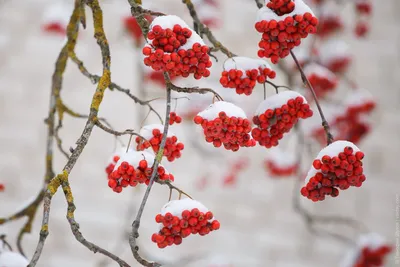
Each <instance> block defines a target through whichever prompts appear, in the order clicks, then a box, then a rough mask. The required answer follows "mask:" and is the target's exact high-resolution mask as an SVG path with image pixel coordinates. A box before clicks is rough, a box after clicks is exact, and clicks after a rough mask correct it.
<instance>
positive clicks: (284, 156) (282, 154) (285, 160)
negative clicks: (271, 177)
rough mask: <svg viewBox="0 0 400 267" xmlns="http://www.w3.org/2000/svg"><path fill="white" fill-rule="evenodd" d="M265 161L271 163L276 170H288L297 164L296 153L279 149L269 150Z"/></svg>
mask: <svg viewBox="0 0 400 267" xmlns="http://www.w3.org/2000/svg"><path fill="white" fill-rule="evenodd" d="M267 160H268V161H272V162H273V163H274V164H275V165H276V166H277V167H278V168H289V167H292V166H294V165H296V163H297V159H296V153H289V152H287V151H283V150H282V149H281V148H279V147H273V148H270V149H269V154H268V155H267Z"/></svg>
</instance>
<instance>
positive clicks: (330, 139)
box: [290, 50, 333, 145]
mask: <svg viewBox="0 0 400 267" xmlns="http://www.w3.org/2000/svg"><path fill="white" fill-rule="evenodd" d="M290 54H291V55H292V58H293V60H294V62H295V63H296V65H297V68H298V69H299V71H300V74H301V78H302V80H303V83H306V84H307V86H308V88H309V89H310V91H311V93H312V96H313V98H314V101H315V104H316V105H317V108H318V112H319V115H320V116H321V120H322V127H324V130H325V133H326V139H327V144H328V145H330V144H331V143H332V142H333V135H332V133H331V132H330V127H329V123H328V121H327V120H326V119H325V116H324V112H323V111H322V108H321V105H320V104H319V101H318V98H317V95H316V94H315V91H314V88H313V86H312V85H311V83H310V81H309V80H308V79H307V76H306V75H305V73H304V71H303V68H302V67H301V65H300V63H299V61H298V60H297V58H296V56H295V54H294V53H293V51H292V50H290Z"/></svg>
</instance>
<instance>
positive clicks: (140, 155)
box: [114, 150, 169, 174]
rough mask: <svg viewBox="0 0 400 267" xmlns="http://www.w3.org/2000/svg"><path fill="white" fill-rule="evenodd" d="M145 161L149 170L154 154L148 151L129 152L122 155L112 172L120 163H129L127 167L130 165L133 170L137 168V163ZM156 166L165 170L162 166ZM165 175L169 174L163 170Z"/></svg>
mask: <svg viewBox="0 0 400 267" xmlns="http://www.w3.org/2000/svg"><path fill="white" fill-rule="evenodd" d="M143 159H144V160H146V161H147V166H148V168H151V166H153V163H154V160H155V156H154V154H152V153H150V152H148V151H135V150H130V151H128V153H123V154H122V155H121V157H120V159H119V160H118V162H117V163H116V164H115V167H114V170H117V169H118V168H119V166H121V163H122V162H124V161H126V162H128V163H129V165H132V166H133V167H134V168H135V169H136V168H137V167H139V162H140V161H141V160H143ZM158 166H161V167H163V168H164V169H165V167H164V166H162V165H161V164H159V165H158ZM165 173H167V174H169V172H168V171H167V170H166V169H165Z"/></svg>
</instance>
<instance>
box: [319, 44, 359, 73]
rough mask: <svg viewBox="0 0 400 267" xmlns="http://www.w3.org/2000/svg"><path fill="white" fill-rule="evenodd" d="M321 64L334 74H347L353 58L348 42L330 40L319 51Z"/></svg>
mask: <svg viewBox="0 0 400 267" xmlns="http://www.w3.org/2000/svg"><path fill="white" fill-rule="evenodd" d="M318 57H319V59H320V61H321V64H322V65H323V66H324V67H326V68H328V69H329V70H330V71H332V72H333V73H345V72H346V71H347V69H348V68H349V66H350V63H351V61H352V56H351V54H350V50H349V46H348V45H347V43H346V42H344V41H342V40H339V39H335V38H332V39H329V40H327V41H326V42H324V43H323V44H322V45H321V46H320V48H319V51H318Z"/></svg>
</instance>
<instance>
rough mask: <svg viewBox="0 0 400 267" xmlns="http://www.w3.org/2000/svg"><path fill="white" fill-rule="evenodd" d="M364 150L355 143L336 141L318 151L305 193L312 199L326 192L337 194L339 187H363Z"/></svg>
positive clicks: (303, 190) (318, 198)
mask: <svg viewBox="0 0 400 267" xmlns="http://www.w3.org/2000/svg"><path fill="white" fill-rule="evenodd" d="M363 158H364V153H363V152H361V151H360V150H359V149H358V148H357V147H356V146H355V145H354V144H353V143H350V142H347V141H335V142H333V143H332V144H330V145H329V146H327V147H326V148H324V149H323V150H321V152H320V153H319V154H318V156H317V158H316V159H315V160H314V162H313V166H312V167H311V169H310V171H309V173H308V175H307V179H306V185H305V186H304V187H303V188H302V189H301V194H302V195H303V196H304V197H307V198H308V199H311V200H312V201H314V202H316V201H322V200H324V199H325V196H326V195H330V196H332V197H337V196H338V195H339V189H341V190H346V189H348V188H349V187H350V186H355V187H360V186H361V185H362V183H363V182H364V181H365V179H366V178H365V175H364V170H363V167H362V165H363V164H362V159H363Z"/></svg>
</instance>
